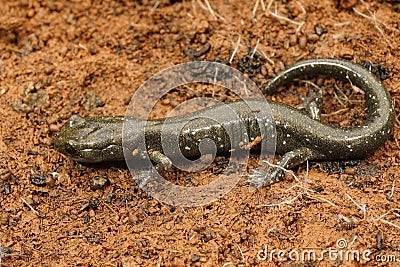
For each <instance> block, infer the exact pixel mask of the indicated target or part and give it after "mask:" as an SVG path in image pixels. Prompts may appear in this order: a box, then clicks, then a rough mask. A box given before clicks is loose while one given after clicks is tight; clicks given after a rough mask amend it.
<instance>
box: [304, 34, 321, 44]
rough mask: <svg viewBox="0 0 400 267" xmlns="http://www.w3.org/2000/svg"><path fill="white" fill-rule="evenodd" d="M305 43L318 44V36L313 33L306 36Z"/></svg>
mask: <svg viewBox="0 0 400 267" xmlns="http://www.w3.org/2000/svg"><path fill="white" fill-rule="evenodd" d="M307 41H310V42H312V43H315V42H318V41H319V36H318V35H316V34H315V33H312V34H309V35H307Z"/></svg>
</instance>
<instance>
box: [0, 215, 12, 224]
mask: <svg viewBox="0 0 400 267" xmlns="http://www.w3.org/2000/svg"><path fill="white" fill-rule="evenodd" d="M9 220H10V215H9V214H8V213H4V214H2V215H1V218H0V223H1V225H8V221H9Z"/></svg>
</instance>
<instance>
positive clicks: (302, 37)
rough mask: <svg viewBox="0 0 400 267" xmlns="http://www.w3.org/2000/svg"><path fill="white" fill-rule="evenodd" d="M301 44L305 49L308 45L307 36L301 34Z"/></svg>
mask: <svg viewBox="0 0 400 267" xmlns="http://www.w3.org/2000/svg"><path fill="white" fill-rule="evenodd" d="M299 46H300V48H301V49H305V48H306V47H307V38H306V37H305V36H300V38H299Z"/></svg>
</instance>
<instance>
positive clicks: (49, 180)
mask: <svg viewBox="0 0 400 267" xmlns="http://www.w3.org/2000/svg"><path fill="white" fill-rule="evenodd" d="M55 184H56V182H55V181H54V179H53V177H51V176H47V178H46V185H47V186H49V187H54V185H55Z"/></svg>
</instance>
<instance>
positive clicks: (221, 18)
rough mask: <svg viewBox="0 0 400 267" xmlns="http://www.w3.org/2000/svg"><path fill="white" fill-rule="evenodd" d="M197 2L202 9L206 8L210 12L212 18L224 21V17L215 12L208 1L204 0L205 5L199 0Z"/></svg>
mask: <svg viewBox="0 0 400 267" xmlns="http://www.w3.org/2000/svg"><path fill="white" fill-rule="evenodd" d="M197 2H198V3H199V5H200V7H201V8H202V9H204V10H208V11H209V12H210V14H211V15H212V16H213V17H214V19H220V20H223V21H225V18H224V17H222V16H221V15H219V14H218V13H217V12H215V11H214V9H213V8H212V7H211V5H210V2H208V0H204V3H205V4H206V6H204V5H203V3H202V2H201V1H200V0H197Z"/></svg>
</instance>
